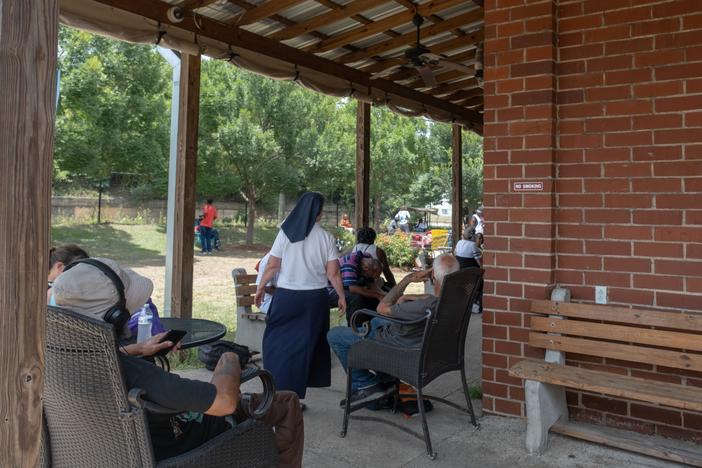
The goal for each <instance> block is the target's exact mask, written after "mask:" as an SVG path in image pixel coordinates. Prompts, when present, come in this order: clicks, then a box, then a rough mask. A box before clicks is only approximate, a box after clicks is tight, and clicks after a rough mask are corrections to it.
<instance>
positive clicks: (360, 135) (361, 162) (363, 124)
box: [354, 101, 371, 229]
mask: <svg viewBox="0 0 702 468" xmlns="http://www.w3.org/2000/svg"><path fill="white" fill-rule="evenodd" d="M370 126H371V105H370V104H369V103H367V102H361V101H358V109H357V111H356V219H355V220H354V227H355V228H356V229H358V228H361V227H368V222H369V221H368V220H369V217H368V214H369V213H368V212H369V207H370V203H369V198H370V131H371V127H370Z"/></svg>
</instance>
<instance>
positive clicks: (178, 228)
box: [171, 54, 200, 318]
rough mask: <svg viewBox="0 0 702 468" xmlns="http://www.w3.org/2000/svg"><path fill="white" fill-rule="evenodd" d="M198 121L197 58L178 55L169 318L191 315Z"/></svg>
mask: <svg viewBox="0 0 702 468" xmlns="http://www.w3.org/2000/svg"><path fill="white" fill-rule="evenodd" d="M199 117H200V56H199V55H198V56H196V55H189V54H182V57H181V63H180V111H179V113H178V161H177V168H176V203H175V204H176V209H175V226H174V229H173V232H174V236H175V238H174V239H173V286H172V289H171V315H172V316H173V317H181V318H190V317H192V313H193V243H194V240H195V236H194V234H193V224H194V223H195V198H196V190H195V180H196V179H195V175H196V171H197V132H198V119H199Z"/></svg>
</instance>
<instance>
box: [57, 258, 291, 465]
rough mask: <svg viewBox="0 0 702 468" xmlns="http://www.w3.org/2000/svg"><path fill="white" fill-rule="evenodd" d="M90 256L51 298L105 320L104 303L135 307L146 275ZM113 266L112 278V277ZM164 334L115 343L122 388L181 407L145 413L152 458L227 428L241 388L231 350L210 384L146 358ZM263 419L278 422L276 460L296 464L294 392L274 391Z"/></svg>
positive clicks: (146, 287)
mask: <svg viewBox="0 0 702 468" xmlns="http://www.w3.org/2000/svg"><path fill="white" fill-rule="evenodd" d="M95 260H97V261H98V262H99V263H100V264H101V265H95V263H94V261H95ZM91 261H92V262H93V263H76V264H73V265H72V266H71V267H70V269H68V268H67V269H66V270H65V271H64V273H63V274H62V275H61V276H60V277H58V279H57V280H56V281H55V282H54V284H53V287H52V289H51V290H50V296H51V299H50V305H56V306H59V307H65V308H68V309H71V310H73V311H75V312H78V313H82V314H85V315H88V316H91V317H95V318H100V319H105V317H106V312H107V311H108V310H116V309H117V308H120V309H122V310H126V311H127V312H128V313H129V314H132V313H134V312H135V311H136V310H138V309H139V308H140V307H141V306H142V305H143V304H144V303H145V302H146V300H147V299H148V298H149V296H150V295H151V292H152V290H153V283H152V282H151V280H149V279H148V278H145V277H143V276H141V275H139V274H137V273H136V272H134V271H132V270H130V269H128V268H120V267H119V265H117V263H116V262H114V261H112V260H108V259H92V260H91ZM83 262H86V261H85V260H84V261H83ZM105 269H107V270H105ZM110 271H111V272H113V273H114V274H115V275H116V277H114V276H113V277H110V276H111V275H110ZM108 321H110V322H111V323H115V322H114V321H113V320H108ZM118 323H121V322H118ZM120 328H121V329H119V330H117V333H118V336H124V334H125V327H120ZM165 335H166V332H164V333H160V334H158V335H155V336H152V337H151V338H149V339H148V340H146V341H144V342H142V343H136V344H130V345H127V346H123V347H121V348H120V350H121V351H122V353H120V358H121V359H120V360H121V364H122V368H123V370H124V375H125V380H126V384H127V388H135V387H138V388H141V389H143V390H145V392H146V394H145V399H147V400H150V401H153V402H154V403H157V404H159V405H161V406H164V407H166V408H170V409H173V410H176V411H182V413H180V414H178V415H176V416H171V415H159V414H147V419H148V423H149V432H150V433H151V442H152V444H153V448H154V454H155V457H156V460H162V459H165V458H170V457H173V456H176V455H179V454H181V453H185V452H187V451H189V450H192V449H194V448H196V447H198V446H200V445H202V444H204V443H205V442H206V441H208V440H210V439H212V438H213V437H215V436H217V435H218V434H221V433H222V432H224V431H226V430H228V429H229V428H230V427H231V425H230V421H233V419H231V418H226V416H229V415H232V414H235V413H236V411H237V408H238V406H239V400H240V395H241V394H240V391H239V383H240V382H239V380H240V374H241V367H240V366H239V358H238V356H237V355H236V354H234V353H224V354H222V357H221V358H220V360H219V362H218V364H217V367H216V368H215V370H214V375H213V376H212V380H211V381H210V382H209V383H207V382H202V381H197V380H190V379H185V378H181V377H180V376H178V375H176V374H171V373H169V372H166V371H165V370H163V369H162V368H161V367H159V366H157V365H155V364H153V363H152V362H151V361H150V360H148V359H143V358H148V357H150V356H153V355H155V354H156V353H157V352H159V351H161V350H163V349H166V348H170V347H173V345H174V343H172V342H170V341H166V342H163V343H159V341H160V340H161V339H162V338H163V337H164V336H165ZM255 398H256V397H255ZM263 421H264V422H266V423H267V424H269V425H271V426H273V427H275V435H276V443H277V445H278V451H279V462H280V466H285V467H300V466H301V465H302V451H303V443H304V431H303V422H302V413H301V411H300V404H299V401H298V398H297V395H296V394H295V393H293V392H277V393H276V395H275V398H274V400H273V404H272V406H271V409H270V411H269V412H268V414H267V415H266V416H265V417H264V418H263Z"/></svg>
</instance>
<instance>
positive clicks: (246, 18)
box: [235, 0, 306, 26]
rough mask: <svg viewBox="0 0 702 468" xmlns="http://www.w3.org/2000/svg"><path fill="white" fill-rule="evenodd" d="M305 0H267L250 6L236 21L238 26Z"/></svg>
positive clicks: (253, 21)
mask: <svg viewBox="0 0 702 468" xmlns="http://www.w3.org/2000/svg"><path fill="white" fill-rule="evenodd" d="M304 1H306V0H268V1H267V2H266V3H263V4H261V5H259V6H257V7H255V8H252V9H250V10H248V11H246V12H244V14H243V15H241V16H240V17H239V18H238V19H237V20H236V23H235V24H237V25H239V26H244V25H246V24H251V23H255V22H256V21H260V20H262V19H264V18H268V17H269V16H272V15H275V14H276V13H278V12H279V11H282V10H285V9H286V8H289V7H291V6H293V5H295V4H297V3H302V2H304Z"/></svg>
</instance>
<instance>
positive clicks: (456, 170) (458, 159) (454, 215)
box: [451, 124, 463, 246]
mask: <svg viewBox="0 0 702 468" xmlns="http://www.w3.org/2000/svg"><path fill="white" fill-rule="evenodd" d="M461 146H462V139H461V126H460V125H458V124H454V125H453V138H452V139H451V149H452V151H451V184H452V189H451V190H452V191H451V194H452V197H451V198H452V205H451V229H452V231H453V245H454V246H455V245H456V243H457V242H458V241H459V240H460V239H461V230H462V229H461V227H462V226H463V221H462V219H461V217H462V215H463V154H462V151H461Z"/></svg>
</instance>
